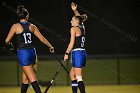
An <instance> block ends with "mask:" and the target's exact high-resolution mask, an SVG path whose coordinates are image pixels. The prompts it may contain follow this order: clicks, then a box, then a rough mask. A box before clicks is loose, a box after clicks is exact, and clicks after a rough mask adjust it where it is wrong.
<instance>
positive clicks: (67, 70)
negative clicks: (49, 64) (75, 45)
mask: <svg viewBox="0 0 140 93" xmlns="http://www.w3.org/2000/svg"><path fill="white" fill-rule="evenodd" d="M53 55H54V56H55V58H56V59H57V60H58V62H59V63H60V64H61V66H62V67H63V68H64V70H65V71H66V72H67V74H69V71H68V70H67V69H66V67H65V66H64V65H63V63H62V62H61V60H60V59H59V58H58V56H57V55H56V54H55V53H53Z"/></svg>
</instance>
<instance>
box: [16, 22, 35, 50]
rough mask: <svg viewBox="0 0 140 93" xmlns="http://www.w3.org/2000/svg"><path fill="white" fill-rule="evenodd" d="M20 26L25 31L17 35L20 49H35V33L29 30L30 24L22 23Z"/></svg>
mask: <svg viewBox="0 0 140 93" xmlns="http://www.w3.org/2000/svg"><path fill="white" fill-rule="evenodd" d="M19 24H20V25H21V26H22V28H23V31H22V32H21V33H19V34H17V38H18V42H17V43H18V49H27V48H34V45H33V41H32V36H33V33H32V32H31V31H30V29H29V26H30V23H29V22H20V23H19Z"/></svg>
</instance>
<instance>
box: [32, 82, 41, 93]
mask: <svg viewBox="0 0 140 93" xmlns="http://www.w3.org/2000/svg"><path fill="white" fill-rule="evenodd" d="M31 84H32V87H33V89H34V91H35V93H41V90H40V87H39V85H38V83H37V81H34V82H32V83H31Z"/></svg>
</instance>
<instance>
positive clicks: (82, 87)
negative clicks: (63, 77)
mask: <svg viewBox="0 0 140 93" xmlns="http://www.w3.org/2000/svg"><path fill="white" fill-rule="evenodd" d="M78 87H79V90H80V92H81V93H86V91H85V85H84V82H83V81H79V82H78Z"/></svg>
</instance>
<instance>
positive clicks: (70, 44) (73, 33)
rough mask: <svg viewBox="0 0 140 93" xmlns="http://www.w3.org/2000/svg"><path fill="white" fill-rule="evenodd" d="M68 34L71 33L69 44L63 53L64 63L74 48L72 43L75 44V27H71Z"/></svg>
mask: <svg viewBox="0 0 140 93" xmlns="http://www.w3.org/2000/svg"><path fill="white" fill-rule="evenodd" d="M70 32H71V38H70V43H69V45H68V48H67V50H66V52H65V55H64V61H66V60H67V59H68V55H69V53H70V52H71V50H72V48H73V46H74V43H75V36H76V29H75V27H72V28H71V30H70Z"/></svg>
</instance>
